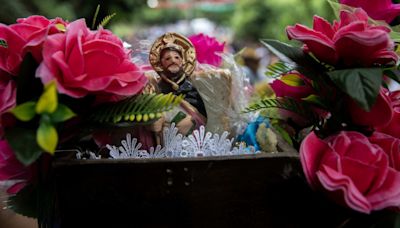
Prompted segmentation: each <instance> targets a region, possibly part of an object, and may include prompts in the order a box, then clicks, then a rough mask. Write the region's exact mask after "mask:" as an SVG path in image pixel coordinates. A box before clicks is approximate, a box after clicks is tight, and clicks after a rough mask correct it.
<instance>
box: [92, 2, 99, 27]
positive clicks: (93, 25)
mask: <svg viewBox="0 0 400 228" xmlns="http://www.w3.org/2000/svg"><path fill="white" fill-rule="evenodd" d="M99 11H100V5H97V7H96V11H95V12H94V16H93V20H92V29H93V30H94V28H95V26H96V20H97V16H98V15H99Z"/></svg>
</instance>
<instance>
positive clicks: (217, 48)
mask: <svg viewBox="0 0 400 228" xmlns="http://www.w3.org/2000/svg"><path fill="white" fill-rule="evenodd" d="M189 40H190V41H191V42H192V43H193V46H194V48H195V49H196V56H197V61H198V62H199V63H201V64H209V65H213V66H216V67H219V66H221V64H222V58H221V56H219V55H218V54H217V53H222V52H223V51H224V48H225V43H219V42H218V41H217V40H216V39H215V38H214V37H210V36H207V35H204V34H203V33H200V34H197V35H193V36H190V37H189Z"/></svg>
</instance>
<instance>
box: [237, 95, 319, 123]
mask: <svg viewBox="0 0 400 228" xmlns="http://www.w3.org/2000/svg"><path fill="white" fill-rule="evenodd" d="M279 109H283V110H287V111H290V112H294V113H296V114H297V115H299V116H301V117H303V118H304V119H305V120H307V122H309V123H316V122H319V121H320V117H319V116H318V115H317V113H315V112H314V111H313V110H312V109H311V107H310V105H309V104H307V103H306V102H299V101H296V100H294V99H292V98H288V97H284V98H281V97H280V98H267V99H263V100H260V101H258V102H256V103H253V104H251V105H250V106H249V107H247V108H246V109H245V111H244V112H254V111H258V110H262V111H263V114H264V115H266V116H267V117H269V118H274V119H281V118H282V119H284V118H283V117H282V116H280V115H279V112H278V110H279Z"/></svg>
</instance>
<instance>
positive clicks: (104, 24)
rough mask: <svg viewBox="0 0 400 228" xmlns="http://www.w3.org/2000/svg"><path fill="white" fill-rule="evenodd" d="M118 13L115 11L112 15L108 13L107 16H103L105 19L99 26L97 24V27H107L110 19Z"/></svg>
mask: <svg viewBox="0 0 400 228" xmlns="http://www.w3.org/2000/svg"><path fill="white" fill-rule="evenodd" d="M115 15H117V14H116V13H113V14H111V15H107V16H106V17H105V18H103V20H102V21H101V22H100V24H99V26H97V28H99V27H106V25H107V24H108V22H110V20H111V19H112V18H113V17H114V16H115Z"/></svg>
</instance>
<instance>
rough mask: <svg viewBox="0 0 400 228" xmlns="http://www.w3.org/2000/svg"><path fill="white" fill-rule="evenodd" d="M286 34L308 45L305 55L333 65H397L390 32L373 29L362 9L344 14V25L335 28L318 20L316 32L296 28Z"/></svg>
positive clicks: (314, 27)
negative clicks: (312, 55) (307, 53)
mask: <svg viewBox="0 0 400 228" xmlns="http://www.w3.org/2000/svg"><path fill="white" fill-rule="evenodd" d="M286 32H287V34H288V37H289V39H295V40H299V41H301V42H303V43H304V51H306V52H311V53H313V54H314V55H315V56H316V57H317V58H318V59H319V60H321V61H323V62H325V63H328V64H331V65H337V64H339V65H340V64H343V65H345V66H362V67H367V66H372V65H374V64H393V63H395V62H396V61H397V55H396V53H395V52H394V43H393V41H392V40H391V39H390V37H389V29H388V28H386V27H383V26H374V25H369V24H368V15H367V14H366V13H365V11H364V10H362V9H360V8H359V9H356V10H355V11H354V13H351V12H348V11H341V12H340V21H339V22H336V21H335V22H334V24H333V25H331V24H329V23H328V22H327V21H326V20H325V19H323V18H321V17H318V16H315V17H314V26H313V29H309V28H307V27H305V26H303V25H300V24H296V25H295V26H289V27H288V28H287V29H286ZM355 50H356V51H355Z"/></svg>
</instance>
